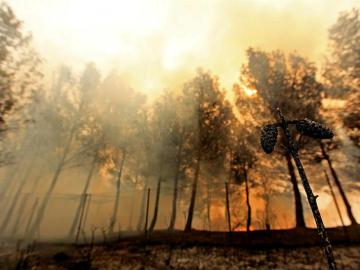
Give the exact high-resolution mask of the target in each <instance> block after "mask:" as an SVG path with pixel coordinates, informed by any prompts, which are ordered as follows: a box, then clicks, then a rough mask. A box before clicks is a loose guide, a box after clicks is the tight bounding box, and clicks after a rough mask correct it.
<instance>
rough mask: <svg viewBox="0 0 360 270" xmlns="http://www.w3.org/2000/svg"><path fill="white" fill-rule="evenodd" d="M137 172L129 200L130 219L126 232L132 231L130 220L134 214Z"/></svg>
mask: <svg viewBox="0 0 360 270" xmlns="http://www.w3.org/2000/svg"><path fill="white" fill-rule="evenodd" d="M138 176H139V174H138V171H137V170H136V175H135V183H134V192H133V196H132V198H131V206H130V207H131V208H130V217H129V225H128V230H129V231H130V230H132V226H131V225H132V219H133V214H134V205H135V195H136V186H137V183H138Z"/></svg>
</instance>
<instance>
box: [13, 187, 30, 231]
mask: <svg viewBox="0 0 360 270" xmlns="http://www.w3.org/2000/svg"><path fill="white" fill-rule="evenodd" d="M29 199H30V194H29V193H28V194H24V195H23V198H22V200H21V202H20V205H19V209H18V211H17V212H18V214H17V217H16V219H15V222H14V225H13V227H12V230H11V235H12V236H14V235H15V234H16V232H17V230H18V229H19V225H20V221H21V217H22V214H23V213H24V209H25V207H26V205H27V202H28V201H29Z"/></svg>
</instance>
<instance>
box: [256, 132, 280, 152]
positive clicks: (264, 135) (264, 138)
mask: <svg viewBox="0 0 360 270" xmlns="http://www.w3.org/2000/svg"><path fill="white" fill-rule="evenodd" d="M277 135H278V130H277V128H276V126H274V125H266V126H264V127H263V128H262V129H261V136H260V142H261V146H262V148H263V150H264V152H265V153H266V154H270V153H271V152H272V151H274V147H275V144H276V141H277Z"/></svg>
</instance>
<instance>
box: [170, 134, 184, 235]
mask: <svg viewBox="0 0 360 270" xmlns="http://www.w3.org/2000/svg"><path fill="white" fill-rule="evenodd" d="M182 148H183V143H182V141H181V143H180V146H179V149H178V152H177V164H176V174H175V179H174V191H173V200H172V211H171V218H170V225H169V230H173V229H174V227H175V222H176V210H177V207H176V206H177V201H178V188H179V187H178V183H179V177H180V166H181V152H182Z"/></svg>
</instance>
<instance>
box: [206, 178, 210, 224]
mask: <svg viewBox="0 0 360 270" xmlns="http://www.w3.org/2000/svg"><path fill="white" fill-rule="evenodd" d="M206 191H207V200H206V208H207V211H206V214H207V216H206V217H207V223H208V230H209V231H211V191H210V184H209V183H207V185H206Z"/></svg>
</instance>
